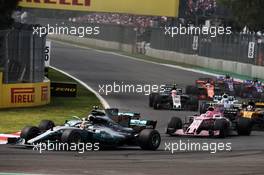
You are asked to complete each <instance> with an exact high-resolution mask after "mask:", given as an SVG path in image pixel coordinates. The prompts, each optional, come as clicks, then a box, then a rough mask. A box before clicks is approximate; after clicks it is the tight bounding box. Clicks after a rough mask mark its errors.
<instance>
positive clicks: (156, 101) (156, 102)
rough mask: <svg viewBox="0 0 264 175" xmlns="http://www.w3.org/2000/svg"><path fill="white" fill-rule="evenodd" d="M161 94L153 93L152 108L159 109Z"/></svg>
mask: <svg viewBox="0 0 264 175" xmlns="http://www.w3.org/2000/svg"><path fill="white" fill-rule="evenodd" d="M161 103H162V102H161V96H160V95H155V96H154V101H153V108H154V109H160V107H161Z"/></svg>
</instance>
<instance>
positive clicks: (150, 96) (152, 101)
mask: <svg viewBox="0 0 264 175" xmlns="http://www.w3.org/2000/svg"><path fill="white" fill-rule="evenodd" d="M156 95H158V94H157V93H151V94H149V107H153V105H154V99H155V96H156Z"/></svg>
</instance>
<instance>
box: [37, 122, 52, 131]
mask: <svg viewBox="0 0 264 175" xmlns="http://www.w3.org/2000/svg"><path fill="white" fill-rule="evenodd" d="M53 127H55V124H54V122H53V121H51V120H42V121H41V122H40V123H39V129H40V130H41V131H47V130H49V129H52V128H53Z"/></svg>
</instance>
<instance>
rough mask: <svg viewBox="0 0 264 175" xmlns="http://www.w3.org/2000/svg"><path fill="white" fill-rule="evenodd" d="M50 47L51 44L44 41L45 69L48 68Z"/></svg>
mask: <svg viewBox="0 0 264 175" xmlns="http://www.w3.org/2000/svg"><path fill="white" fill-rule="evenodd" d="M50 47H51V42H50V41H46V46H45V50H44V53H45V67H49V66H50V49H51V48H50Z"/></svg>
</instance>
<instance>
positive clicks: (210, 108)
mask: <svg viewBox="0 0 264 175" xmlns="http://www.w3.org/2000/svg"><path fill="white" fill-rule="evenodd" d="M214 110H215V108H214V106H213V105H212V104H210V106H209V107H208V108H207V111H214Z"/></svg>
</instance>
